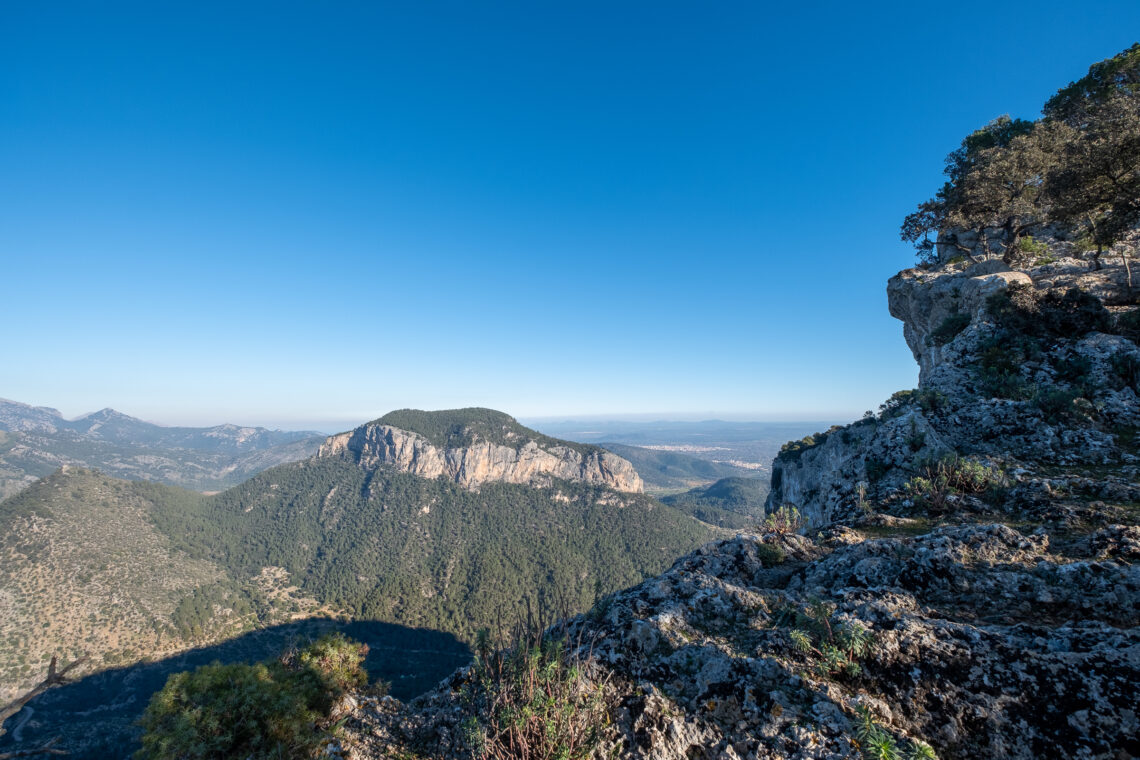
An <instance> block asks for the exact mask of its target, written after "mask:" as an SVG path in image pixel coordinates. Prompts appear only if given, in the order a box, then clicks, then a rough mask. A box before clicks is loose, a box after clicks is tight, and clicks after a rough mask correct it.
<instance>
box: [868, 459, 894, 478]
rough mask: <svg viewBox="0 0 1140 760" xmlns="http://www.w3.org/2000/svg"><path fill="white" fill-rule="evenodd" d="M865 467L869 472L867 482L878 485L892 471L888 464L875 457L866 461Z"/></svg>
mask: <svg viewBox="0 0 1140 760" xmlns="http://www.w3.org/2000/svg"><path fill="white" fill-rule="evenodd" d="M863 467H864V469H865V470H866V471H867V480H868V481H870V482H871V483H878V482H879V481H880V480H882V479H883V478H884V477H885V476H886V474H887V471H888V470H890V466H889V465H888V464H887V463H886V462H884V461H883V460H881V459H875V458H873V457H872V458H868V459H867V460H866V461H864V463H863Z"/></svg>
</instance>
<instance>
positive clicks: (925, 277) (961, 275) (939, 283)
mask: <svg viewBox="0 0 1140 760" xmlns="http://www.w3.org/2000/svg"><path fill="white" fill-rule="evenodd" d="M1014 283H1018V284H1023V285H1031V284H1033V281H1032V280H1031V279H1030V277H1029V275H1027V274H1025V273H1024V272H1014V271H1011V270H1010V268H1009V267H1008V266H1006V265H1005V264H1004V263H1002V262H1001V261H1000V260H996V259H991V260H988V261H982V262H980V263H978V264H974V265H973V266H970V267H968V268H966V269H965V270H962V271H948V272H926V271H923V270H921V269H904V270H903V271H901V272H899V273H898V274H896V275H895V276H894V277H892V278H891V279H890V280H888V281H887V308H888V309H889V310H890V313H891V316H892V317H894V318H895V319H900V320H902V323H903V337H904V338H906V344H907V345H908V346H909V347H910V350H911V353H913V354H914V360H915V361H916V362H918V367H919V385H926V384H928V383H929V381H930V379H931V378H930V376H931V374H932V373H933V372H934V370H935V369H936V368H938V367H939V366H941V365H943V364H945V363H947V362H953V360H954V359H955V358H957V356H956V355H955V348H956V347H955V346H954V345H953V342H951V343H950V344H947V345H945V346H938V345H935V344H934V343H933V341H932V340H931V336H932V334H933V333H934V332H935V331H936V330H937V329H938V328H939V327H940V326H941V325H942V324H943V323H944V322H945V321H946V319H948V318H949V317H952V316H954V315H957V314H963V315H966V316H968V317H969V318H970V324H971V325H974V324H977V323H978V322H980V321H983V320H985V319H986V314H985V311H986V301H987V300H988V299H989V298H990V297H991V296H993V295H996V294H997V293H1000V292H1002V291H1004V290H1006V289H1008V288H1009V286H1010V285H1012V284H1014Z"/></svg>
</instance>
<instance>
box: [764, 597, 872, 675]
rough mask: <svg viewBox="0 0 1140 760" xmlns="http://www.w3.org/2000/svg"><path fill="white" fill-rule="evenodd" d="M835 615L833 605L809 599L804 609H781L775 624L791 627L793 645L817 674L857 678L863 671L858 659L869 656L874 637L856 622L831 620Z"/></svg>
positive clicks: (790, 636)
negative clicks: (806, 658)
mask: <svg viewBox="0 0 1140 760" xmlns="http://www.w3.org/2000/svg"><path fill="white" fill-rule="evenodd" d="M834 612H835V605H833V604H828V603H827V602H824V601H822V600H819V599H812V600H811V601H810V603H809V604H808V606H807V607H806V608H805V609H802V610H801V609H798V608H795V607H791V608H785V609H784V610H781V611H780V613H779V614H778V615H777V618H776V622H777V624H791V625H792V626H794V627H793V628H792V630H791V632H790V633H789V634H788V636H789V638H791V640H792V645H793V646H794V647H795V648H796V649H797V650H799V651H800V652H803V653H804V654H805V655H807V656H808V657H809V658H810V659H811V662H812V670H813V671H815V673H816V674H817V675H820V676H832V675H837V674H839V673H843V674H845V675H848V676H857V675H859V674H860V673H861V672H862V668H861V667H860V665H859V660H860V659H862V658H863V657H865V656H867V655H868V654H869V653H870V651H871V646H872V645H873V643H874V638H875V637H874V634H872V633H871V631H870V630H869V629H868V628H866V627H865V626H864V625H862V624H861V623H859V622H854V623H841V622H839V621H833V620H832V619H831V617H832V615H833V614H834Z"/></svg>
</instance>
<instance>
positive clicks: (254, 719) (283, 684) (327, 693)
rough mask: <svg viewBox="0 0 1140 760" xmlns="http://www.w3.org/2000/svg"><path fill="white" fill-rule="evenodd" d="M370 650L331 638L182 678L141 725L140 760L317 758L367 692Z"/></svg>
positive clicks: (173, 679) (155, 700)
mask: <svg viewBox="0 0 1140 760" xmlns="http://www.w3.org/2000/svg"><path fill="white" fill-rule="evenodd" d="M367 652H368V648H367V647H366V646H364V645H363V644H358V643H356V642H353V641H350V640H348V639H346V638H345V637H344V636H342V635H340V634H329V635H326V636H324V637H322V638H321V639H320V640H318V641H316V642H315V643H313V644H312V645H310V646H309V647H307V648H305V649H303V650H300V651H298V652H291V653H287V654H285V655H283V656H282V657H281V659H279V660H272V661H267V662H260V663H257V664H254V665H246V664H241V663H239V664H234V665H222V664H220V663H213V664H211V665H204V666H202V667H200V668H198V669H196V670H194V671H184V672H182V673H175V674H174V675H172V676H170V678H168V679H167V681H166V685H165V686H164V687H163V688H162V690H161V691H159V692H157V693H156V694H155V695H154V696H153V697H151V700H150V704H149V705H148V706H147V708H146V712H145V713H144V714H143V717H142V718H141V719H140V721H139V723H140V725H141V726H142V728H143V736H142V749H141V750H139V751H138V753H136V755H135V757H136V758H139V760H150V759H153V760H160V759H166V758H179V759H180V760H214V759H216V760H223V759H224V758H234V757H240V758H254V759H255V760H261V759H262V758H266V759H268V758H298V757H307V756H310V755H312V754H313V753H314V752H315V751H316V748H317V746H318V745H319V743H320V741H321V739H322V738H323V729H325V728H327V719H328V717H329V712H330V711H331V709H332V707H333V705H334V704H335V702H336V700H337V699H338V698H339V697H341V696H342V695H343V694H344V692H345V691H346V690H347V689H349V688H352V687H357V686H362V685H364V683H365V681H366V679H367V677H366V675H365V674H364V671H363V669H362V663H363V661H364V657H365V655H366V654H367Z"/></svg>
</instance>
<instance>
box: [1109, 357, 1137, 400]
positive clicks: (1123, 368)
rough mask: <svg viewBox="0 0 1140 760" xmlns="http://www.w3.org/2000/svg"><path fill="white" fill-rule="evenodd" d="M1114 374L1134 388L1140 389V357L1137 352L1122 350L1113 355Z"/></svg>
mask: <svg viewBox="0 0 1140 760" xmlns="http://www.w3.org/2000/svg"><path fill="white" fill-rule="evenodd" d="M1112 371H1113V374H1115V375H1116V377H1117V378H1119V380H1120V382H1121V383H1123V384H1124V385H1127V386H1128V387H1130V388H1132V390H1135V391H1140V359H1138V358H1137V357H1136V354H1128V353H1124V352H1120V353H1118V354H1114V355H1113V357H1112Z"/></svg>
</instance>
